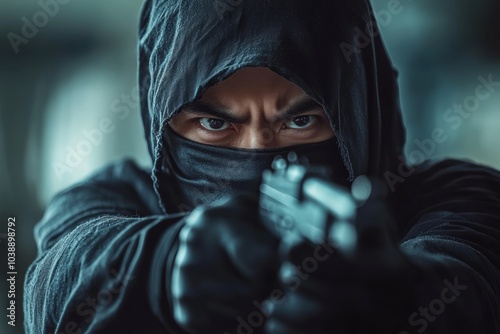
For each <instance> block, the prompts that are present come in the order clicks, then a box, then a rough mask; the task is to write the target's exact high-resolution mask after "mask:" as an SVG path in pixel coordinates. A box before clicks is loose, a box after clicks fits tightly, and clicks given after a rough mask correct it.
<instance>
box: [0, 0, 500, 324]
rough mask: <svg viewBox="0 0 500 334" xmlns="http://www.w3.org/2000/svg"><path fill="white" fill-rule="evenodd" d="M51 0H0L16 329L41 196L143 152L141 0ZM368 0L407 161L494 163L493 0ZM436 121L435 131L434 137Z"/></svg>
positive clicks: (499, 141) (1, 174)
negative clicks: (392, 80)
mask: <svg viewBox="0 0 500 334" xmlns="http://www.w3.org/2000/svg"><path fill="white" fill-rule="evenodd" d="M54 1H55V0H39V1H13V0H0V36H1V37H0V157H1V159H0V190H1V192H0V205H1V206H0V219H1V224H0V226H1V228H0V250H1V254H2V260H1V261H2V262H1V263H3V264H4V265H2V268H6V261H7V260H6V256H5V255H3V254H6V242H5V237H6V232H7V228H6V224H7V217H16V222H17V229H16V233H17V238H16V239H17V267H18V268H17V269H18V276H17V293H16V302H17V306H18V308H17V319H16V327H15V328H12V327H10V326H7V324H6V318H5V315H2V318H3V320H2V321H0V333H23V329H22V321H23V317H22V312H21V309H20V308H21V305H20V304H21V301H22V298H23V296H22V285H23V282H24V274H25V272H26V268H27V266H28V265H29V264H30V263H31V262H32V261H33V260H34V258H35V256H36V245H35V242H34V239H33V226H34V224H35V223H36V222H37V221H38V220H39V219H40V218H41V215H42V214H43V210H44V208H45V206H46V205H47V202H48V201H49V200H50V198H51V197H52V196H53V195H54V194H55V193H56V192H57V191H59V190H61V189H63V188H65V187H67V186H69V185H71V184H73V183H74V182H77V181H79V180H81V179H82V178H84V177H85V176H86V175H88V174H89V173H92V172H93V171H95V170H96V169H98V168H100V167H102V166H103V165H105V164H107V163H109V162H110V161H113V160H115V159H119V158H121V157H125V156H127V157H132V158H134V159H135V160H136V161H137V162H138V163H139V164H140V165H141V166H144V167H146V168H147V167H148V166H149V165H150V163H151V162H150V159H149V156H148V154H147V147H146V142H145V140H144V135H143V130H142V124H141V120H140V116H139V110H138V104H137V102H138V101H137V95H136V94H137V82H136V71H137V65H136V58H137V55H136V46H137V37H136V35H137V29H136V27H137V21H138V14H139V10H140V6H141V3H142V1H128V2H126V1H123V0H121V1H119V0H107V1H97V0H85V1H82V0H72V1H71V0H57V1H56V3H58V4H59V5H58V6H57V7H55V6H49V5H48V4H49V3H54ZM372 3H373V5H374V7H375V10H376V12H377V17H378V19H379V25H380V27H381V32H382V34H383V37H384V38H385V42H386V45H387V48H388V50H389V53H390V55H391V58H392V60H393V62H394V65H395V67H396V68H397V69H398V70H399V72H400V88H401V101H402V108H403V112H404V120H405V124H406V127H407V146H406V154H407V156H408V157H409V159H410V161H414V162H419V160H421V159H423V158H430V159H436V158H441V157H457V158H467V159H471V160H473V161H476V162H479V163H482V164H486V165H490V166H494V167H497V168H500V149H499V148H500V87H498V86H497V87H490V90H489V91H488V90H487V88H482V90H481V92H482V93H483V94H482V95H481V99H479V98H477V97H476V88H477V87H478V86H479V85H482V82H483V81H488V79H492V80H493V81H496V82H499V81H500V20H498V17H499V15H500V1H499V0H474V1H471V0H467V1H466V0H440V1H435V0H418V1H415V0H413V1H412V0H400V1H396V0H372ZM397 3H399V5H397V6H395V5H394V4H397ZM490 76H491V78H490ZM481 78H482V79H481ZM488 92H489V94H487V93H488ZM460 105H463V106H464V108H463V110H462V113H458V112H457V111H455V110H457V109H456V108H457V106H458V107H459V106H460ZM467 108H468V109H467ZM469 110H470V111H469ZM436 130H437V131H438V132H439V133H441V134H442V135H441V136H440V138H441V139H443V138H446V139H443V140H440V142H439V143H437V142H436V141H434V140H433V132H435V131H436ZM5 273H6V270H4V269H2V271H1V274H0V275H1V282H0V291H1V295H0V309H3V310H5V307H6V301H7V297H6V293H4V291H6V284H5V282H6V280H5Z"/></svg>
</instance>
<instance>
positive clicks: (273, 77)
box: [203, 67, 307, 99]
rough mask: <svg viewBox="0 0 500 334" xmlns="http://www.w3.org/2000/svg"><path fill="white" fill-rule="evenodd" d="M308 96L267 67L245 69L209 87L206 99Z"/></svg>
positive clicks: (205, 95) (204, 95) (205, 94)
mask: <svg viewBox="0 0 500 334" xmlns="http://www.w3.org/2000/svg"><path fill="white" fill-rule="evenodd" d="M303 96H307V94H306V93H305V92H304V91H303V90H302V89H301V88H300V87H298V86H297V85H295V84H294V83H292V82H291V81H288V80H287V79H285V78H283V77H282V76H280V75H279V74H277V73H275V72H273V71H272V70H270V69H269V68H267V67H244V68H242V69H239V70H237V71H236V72H234V73H233V74H232V75H230V76H229V77H227V78H226V79H224V80H222V81H220V82H219V83H217V84H215V85H214V86H212V87H209V88H208V89H207V90H206V91H205V92H204V94H203V98H204V99H220V98H224V99H231V98H235V99H241V98H249V97H262V98H268V99H285V98H300V97H303Z"/></svg>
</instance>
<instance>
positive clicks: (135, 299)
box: [24, 161, 183, 334]
mask: <svg viewBox="0 0 500 334" xmlns="http://www.w3.org/2000/svg"><path fill="white" fill-rule="evenodd" d="M156 198H157V197H156V195H155V193H154V191H153V188H152V184H151V181H150V177H149V176H148V175H147V174H146V173H145V172H143V171H142V170H140V169H138V168H137V167H136V166H135V165H134V164H133V163H132V162H130V161H125V162H122V163H118V164H115V165H113V166H110V167H108V168H106V169H105V170H103V171H101V172H100V173H98V174H97V175H96V176H94V177H93V178H91V179H89V180H87V181H86V182H84V183H81V184H79V185H77V186H74V187H72V188H70V189H68V190H66V191H64V192H62V193H60V194H58V195H57V196H56V197H55V198H54V199H53V201H52V202H51V204H50V205H49V206H48V208H47V210H46V212H45V215H44V217H43V219H42V220H41V221H40V222H39V223H38V224H37V226H36V228H35V239H36V242H37V246H38V257H37V259H36V260H35V261H34V263H33V264H32V265H31V266H30V268H29V269H28V272H27V275H26V282H25V306H24V307H25V319H26V320H25V329H26V332H27V333H43V334H47V333H58V334H59V333H67V334H70V333H71V334H73V333H180V331H179V330H178V328H176V326H175V324H174V323H173V319H172V317H171V314H172V312H171V306H170V305H169V300H170V298H169V296H168V295H167V293H168V291H169V289H166V287H167V286H169V282H168V281H167V278H168V275H166V271H167V270H169V267H170V266H171V265H172V262H173V258H174V255H175V252H176V250H177V246H176V240H177V238H176V236H177V234H178V232H179V230H180V228H181V226H182V224H183V219H182V218H183V216H182V215H176V216H168V215H162V214H159V213H160V211H159V208H158V205H157V199H156Z"/></svg>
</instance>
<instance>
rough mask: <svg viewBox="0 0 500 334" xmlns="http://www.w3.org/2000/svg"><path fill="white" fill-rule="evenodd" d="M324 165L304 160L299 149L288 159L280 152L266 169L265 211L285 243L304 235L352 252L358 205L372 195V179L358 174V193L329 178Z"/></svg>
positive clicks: (262, 198)
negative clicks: (313, 164) (316, 164)
mask: <svg viewBox="0 0 500 334" xmlns="http://www.w3.org/2000/svg"><path fill="white" fill-rule="evenodd" d="M329 175H330V170H329V169H328V168H327V167H324V166H308V165H307V164H304V163H299V162H298V159H297V156H296V154H295V153H293V152H292V153H290V154H289V155H288V161H287V160H285V159H283V158H281V157H277V158H276V159H275V160H274V162H273V164H272V167H271V170H266V171H264V173H263V174H262V182H261V185H260V200H259V206H260V215H261V220H262V222H263V223H264V224H265V225H266V226H267V227H268V228H269V229H270V231H271V232H272V233H274V234H275V235H276V236H277V237H278V238H280V239H281V242H284V243H285V244H286V245H288V246H292V245H294V244H297V243H299V242H303V241H304V239H305V240H308V241H309V242H312V243H314V244H323V243H325V242H328V243H330V244H331V245H332V246H334V247H335V248H336V249H337V250H338V251H339V252H341V253H343V254H345V255H350V254H352V253H353V252H354V250H355V248H356V243H357V232H356V227H355V220H356V210H357V207H358V206H359V205H360V203H361V202H362V201H363V200H366V198H368V197H369V192H370V184H369V180H368V178H366V177H364V179H363V178H359V177H358V178H357V179H356V184H357V186H356V189H357V190H356V193H355V194H353V190H354V183H353V190H351V191H350V190H349V189H347V188H345V187H342V186H340V185H336V184H334V183H332V182H331V181H329Z"/></svg>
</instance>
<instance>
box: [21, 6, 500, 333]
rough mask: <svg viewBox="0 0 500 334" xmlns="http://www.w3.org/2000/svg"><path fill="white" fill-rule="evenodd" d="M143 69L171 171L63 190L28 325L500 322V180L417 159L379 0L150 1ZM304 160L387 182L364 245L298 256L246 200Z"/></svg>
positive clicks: (232, 328) (238, 328) (161, 156)
mask: <svg viewBox="0 0 500 334" xmlns="http://www.w3.org/2000/svg"><path fill="white" fill-rule="evenodd" d="M139 77H140V78H139V79H140V82H141V88H142V91H141V104H142V105H141V108H142V116H143V120H144V127H145V132H146V138H147V141H148V144H149V152H150V154H151V157H152V159H153V169H152V173H147V172H145V171H143V170H140V169H139V168H138V167H136V165H135V164H134V163H133V162H131V161H124V162H121V163H116V164H114V165H111V166H109V167H108V168H106V169H104V170H102V171H101V172H99V173H97V174H96V175H95V176H94V177H92V178H90V179H88V180H86V181H85V182H83V183H80V184H78V185H75V186H73V187H72V188H70V189H67V190H66V191H64V192H62V193H60V194H59V195H57V196H56V197H55V198H54V200H53V201H52V203H51V204H50V206H49V207H48V208H47V211H46V213H45V216H44V218H43V220H42V221H41V222H40V223H39V224H38V225H37V226H36V229H35V237H36V241H37V244H38V251H39V254H38V257H37V259H36V261H35V262H34V263H33V264H32V265H31V267H30V269H29V271H28V273H27V279H26V284H25V289H26V293H25V296H26V300H25V313H26V322H25V327H26V330H27V332H28V333H44V334H46V333H221V334H222V333H262V332H265V333H422V332H424V331H425V332H426V333H484V334H486V333H500V305H499V302H500V255H499V254H500V220H499V217H500V178H499V177H500V174H499V173H498V172H497V171H494V170H492V169H488V168H485V167H481V166H477V165H474V164H472V163H468V162H462V161H455V160H445V161H441V162H439V163H436V164H430V163H423V164H421V165H419V166H408V165H407V164H406V162H405V160H404V159H403V158H402V149H403V144H404V137H405V136H404V129H403V126H402V123H401V114H400V109H399V104H398V94H397V83H396V73H395V71H394V70H393V68H392V66H391V63H390V61H389V59H388V57H387V55H386V51H385V49H384V46H383V44H382V41H381V39H380V37H379V33H378V31H377V28H376V23H375V22H374V16H373V13H372V9H371V7H370V4H369V3H368V1H367V0H349V1H347V0H345V1H341V0H339V1H332V0H328V1H327V0H321V1H305V0H287V1H285V0H273V1H269V0H255V1H222V0H220V1H219V0H218V1H202V0H196V1H194V0H189V1H188V0H176V1H170V0H164V1H160V0H148V1H146V3H145V5H144V9H143V12H142V16H141V24H140V69H139ZM291 151H294V152H296V153H297V154H298V155H300V156H304V157H306V158H307V159H308V160H309V161H310V163H311V164H320V165H325V166H328V167H329V168H331V169H332V170H333V179H332V182H334V183H337V184H340V185H343V186H349V185H350V184H351V182H352V181H353V180H354V179H355V178H356V177H357V176H359V175H367V176H369V177H373V178H377V177H378V178H381V179H383V180H385V181H386V183H387V185H388V188H389V190H390V191H389V196H388V197H387V198H386V199H385V200H378V201H375V202H373V203H371V204H370V205H369V206H365V207H363V209H360V210H359V214H358V219H357V222H356V224H357V226H356V228H357V230H358V235H359V244H358V246H357V249H356V252H355V255H354V256H352V257H344V256H343V255H342V254H340V253H338V252H337V251H336V250H335V249H334V247H328V246H327V245H324V247H323V248H322V249H318V248H313V246H312V245H308V244H304V245H300V246H299V247H297V248H296V249H294V250H291V251H290V252H289V253H288V254H287V258H286V259H285V260H284V259H283V258H280V257H279V256H278V254H279V251H278V249H279V247H280V246H279V240H277V238H276V237H275V236H274V235H273V234H271V233H270V232H269V231H268V230H267V229H266V228H264V227H263V224H262V223H261V221H260V219H259V214H258V206H257V204H256V201H255V199H254V198H253V197H252V195H250V196H249V195H245V196H238V194H239V193H240V192H243V191H245V192H246V193H250V194H252V193H253V194H254V195H255V194H257V192H258V191H257V190H258V186H259V183H260V177H261V174H262V172H263V170H265V169H266V168H269V166H270V164H271V162H272V160H273V158H274V157H275V156H276V155H281V156H285V155H286V154H287V153H288V152H291ZM150 175H151V176H152V177H151V176H150ZM389 222H392V223H394V224H395V226H396V232H395V235H390V233H389V228H385V227H386V226H390V224H389ZM308 254H309V257H308ZM311 254H312V255H311ZM311 258H313V259H315V261H316V265H314V266H312V265H311V264H310V263H309V262H310V261H309V262H308V261H307V259H311ZM285 265H286V266H287V268H292V269H293V270H291V272H289V274H288V275H284V274H282V272H283V270H281V269H283V267H284V266H285ZM280 268H281V269H280Z"/></svg>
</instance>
